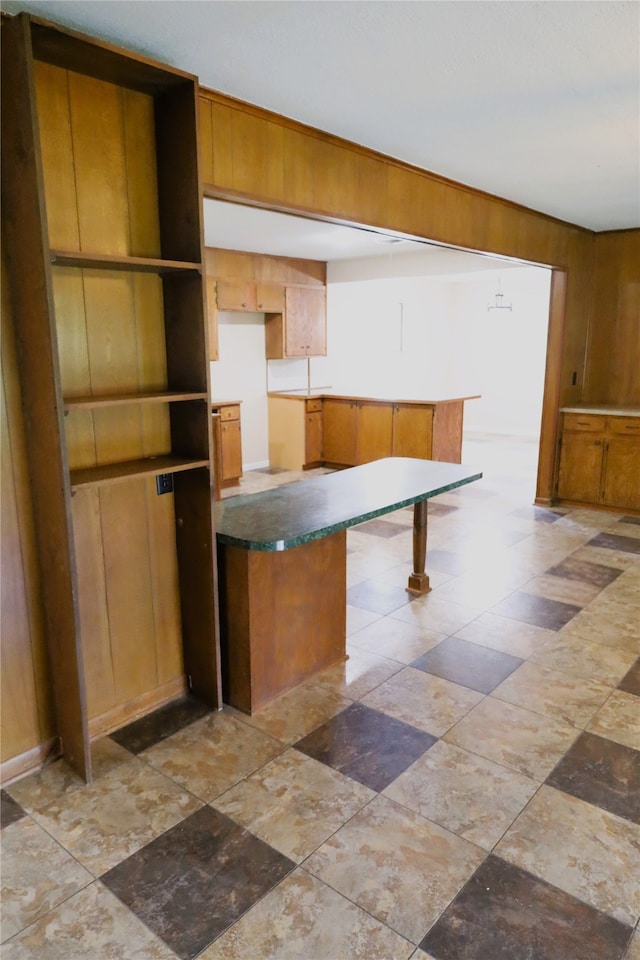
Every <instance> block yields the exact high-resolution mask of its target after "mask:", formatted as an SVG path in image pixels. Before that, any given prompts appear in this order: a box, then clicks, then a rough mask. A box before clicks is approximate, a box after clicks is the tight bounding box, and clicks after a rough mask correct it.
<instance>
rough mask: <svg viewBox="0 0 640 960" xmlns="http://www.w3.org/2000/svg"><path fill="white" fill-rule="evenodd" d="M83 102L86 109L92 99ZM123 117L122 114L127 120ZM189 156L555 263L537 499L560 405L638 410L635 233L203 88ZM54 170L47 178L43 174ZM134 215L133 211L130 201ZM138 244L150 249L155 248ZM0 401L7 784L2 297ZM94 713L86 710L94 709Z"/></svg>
mask: <svg viewBox="0 0 640 960" xmlns="http://www.w3.org/2000/svg"><path fill="white" fill-rule="evenodd" d="M50 93H51V89H50V88H49V87H48V86H47V85H45V86H44V87H43V88H42V89H41V91H40V95H41V96H42V97H43V98H46V97H47V96H49V94H50ZM133 99H134V100H135V98H133ZM140 105H141V104H140V103H139V102H136V103H134V102H133V101H132V102H131V103H130V104H129V105H128V109H129V110H131V111H134V112H135V110H136V109H137V107H138V106H140ZM88 106H89V108H91V104H89V105H88ZM141 109H143V110H144V107H141ZM50 110H51V113H50V124H49V129H50V131H52V135H59V136H63V135H65V129H66V128H65V126H64V124H59V123H58V119H57V118H56V116H55V113H54V112H53V111H54V107H53V106H52V107H51V108H50ZM129 115H130V116H131V117H133V113H130V114H129ZM101 116H102V114H101V112H100V111H95V123H96V124H99V123H100V122H101ZM65 122H66V121H65ZM140 129H142V127H139V126H138V124H137V122H136V121H135V119H133V121H132V123H131V124H129V125H128V126H127V127H126V130H125V135H126V137H127V138H128V139H129V142H130V143H133V139H135V138H136V137H137V133H138V131H139V130H140ZM131 138H133V139H131ZM90 146H91V145H88V147H89V148H90ZM95 146H96V147H98V148H99V149H100V150H103V149H104V150H112V149H113V148H114V144H113V142H112V141H111V139H110V137H107V138H106V140H104V139H102V138H100V136H99V134H98V133H97V132H96V133H95ZM147 146H148V145H147ZM200 149H201V161H202V167H201V169H202V174H203V181H204V192H205V194H206V195H208V196H215V197H220V198H226V199H236V200H239V201H243V202H249V203H256V204H261V205H264V206H267V207H270V208H272V209H279V210H284V211H290V212H299V213H307V214H310V215H312V216H317V217H321V218H325V219H328V220H332V221H336V222H346V223H357V224H366V225H369V226H372V227H377V228H380V229H384V230H391V231H397V232H398V233H400V234H406V235H409V236H415V237H421V238H426V239H429V240H432V241H435V242H438V243H443V244H445V245H452V246H456V247H461V248H463V249H467V250H473V251H480V252H489V253H495V254H499V255H500V256H503V257H512V258H516V259H518V260H524V261H528V262H533V263H538V264H544V265H548V266H552V267H554V268H555V270H556V275H555V277H556V279H555V281H554V291H555V292H554V295H553V297H552V306H551V319H550V328H549V356H548V364H547V374H548V376H547V392H546V399H545V410H544V414H543V439H542V444H541V460H540V463H541V466H540V472H539V482H538V496H539V498H540V499H542V500H544V497H545V495H546V493H548V491H549V490H550V485H551V482H552V476H553V467H554V450H555V431H556V421H557V408H558V406H559V405H562V404H566V403H575V402H579V401H580V400H581V399H584V400H589V401H598V402H600V401H601V402H605V401H606V402H609V403H638V402H639V400H640V396H639V394H638V390H639V389H640V388H639V386H638V378H637V370H638V366H639V361H640V352H639V351H640V347H639V343H640V331H639V327H640V324H639V323H638V290H639V285H640V277H639V275H638V274H639V267H638V264H640V254H639V243H640V231H625V232H616V233H609V234H602V235H599V236H594V235H593V234H592V233H591V232H590V231H588V230H584V229H581V228H579V227H575V226H572V225H570V224H566V223H562V222H560V221H558V220H555V219H553V218H550V217H546V216H543V215H541V214H538V213H535V212H533V211H530V210H527V209H525V208H522V207H519V206H517V205H515V204H512V203H509V202H508V201H505V200H502V199H499V198H496V197H491V196H489V195H487V194H484V193H482V192H480V191H476V190H473V189H470V188H468V187H465V186H463V185H460V184H457V183H454V182H452V181H449V180H446V179H444V178H442V177H439V176H437V175H434V174H431V173H427V172H425V171H422V170H419V169H417V168H414V167H411V166H409V165H406V164H402V163H399V162H397V161H395V160H392V159H390V158H387V157H384V156H382V155H380V154H376V153H374V152H372V151H368V150H366V149H364V148H362V147H359V146H357V145H355V144H351V143H348V142H346V141H342V140H340V139H339V138H336V137H333V136H330V135H328V134H324V133H322V132H320V131H316V130H313V129H310V128H308V127H304V126H303V125H301V124H298V123H295V122H293V121H289V120H286V119H285V118H282V117H279V116H277V115H275V114H272V113H268V112H267V111H262V110H259V109H257V108H255V107H252V106H250V105H247V104H244V103H241V102H239V101H236V100H232V99H231V98H228V97H225V96H223V95H221V94H217V93H215V92H213V91H208V90H202V91H201V97H200ZM45 150H46V145H45ZM146 150H147V147H144V144H143V145H142V150H141V149H140V145H139V144H138V145H137V146H136V147H135V149H134V152H133V155H132V162H133V160H135V161H136V162H139V163H140V164H142V166H143V167H144V163H145V161H144V157H145V156H146V155H147V154H146V153H145V151H146ZM45 161H46V157H45ZM59 172H60V171H56V177H57V176H58V173H59ZM62 173H64V171H62ZM138 182H140V181H138ZM142 182H143V181H142ZM65 183H66V184H67V185H68V184H69V183H70V181H69V179H68V178H63V182H62V184H61V186H64V184H65ZM112 186H113V188H114V195H113V202H112V203H105V202H103V201H101V202H100V204H99V207H98V208H96V209H93V211H92V208H91V204H92V196H93V195H92V190H91V189H89V190H88V193H87V196H86V204H85V206H84V207H83V209H84V210H85V211H87V218H86V223H85V227H86V229H88V230H91V229H93V228H96V227H97V228H98V231H99V229H100V224H101V220H102V218H103V217H104V216H105V215H106V214H109V215H111V213H113V212H114V211H115V212H116V213H117V211H118V210H119V209H120V208H121V206H122V205H123V204H126V198H125V196H124V192H125V191H126V189H127V188H126V184H124V183H122V184H120V185H119V186H118V185H117V184H116V182H115V181H114V182H113V184H107V185H106V188H107V189H110V188H111V187H112ZM116 187H117V189H116ZM136 208H137V209H141V207H140V203H139V202H136ZM65 211H66V212H67V213H69V212H73V215H74V218H75V207H74V204H73V203H70V202H69V203H67V202H66V201H65V200H64V198H62V200H61V208H60V212H59V216H58V217H57V223H58V224H59V226H60V228H61V229H62V230H63V232H64V230H66V229H67V228H68V229H71V230H73V229H77V227H74V224H73V223H72V222H67V220H66V219H65V217H66V213H65ZM138 226H139V227H140V230H138ZM131 230H132V232H131V233H130V234H129V236H127V237H125V236H124V235H123V242H124V243H127V244H129V243H130V244H131V246H132V249H134V248H136V249H139V252H140V253H149V252H150V249H147V247H148V245H149V242H150V238H153V236H154V233H153V225H151V227H149V224H139V225H135V224H134V225H132V228H131ZM65 242H67V241H66V237H62V236H61V238H60V243H61V244H62V243H65ZM151 242H152V245H153V242H154V241H153V240H152V241H151ZM6 290H7V284H3V292H6ZM18 322H19V321H18ZM574 374H575V379H576V383H575V384H573V383H572V380H573V379H574ZM585 374H586V379H585ZM2 397H3V411H2V437H1V439H2V450H1V457H2V497H1V506H2V527H1V531H0V532H1V549H2V644H1V656H2V678H1V682H2V689H1V692H2V753H1V758H0V759H1V761H2V777H3V780H5V781H6V780H8V779H10V778H11V777H13V776H15V775H18V774H19V773H21V772H23V771H24V770H26V769H27V768H28V767H29V766H35V765H37V763H38V762H39V761H40V760H41V759H42V758H43V757H44V756H45V754H46V752H47V750H48V749H49V747H50V745H51V744H52V743H53V742H54V739H55V734H56V731H55V729H54V727H53V712H52V706H51V691H50V684H49V675H48V665H47V658H46V653H45V646H44V641H43V634H44V627H43V616H42V601H41V591H40V583H39V577H38V571H37V567H36V556H35V547H34V533H33V516H32V511H31V504H30V495H29V480H28V473H27V467H26V457H25V443H24V423H23V420H22V413H21V402H20V387H19V382H18V377H17V368H16V358H15V350H14V343H13V328H12V318H11V311H10V306H9V305H8V304H7V303H6V302H3V320H2ZM149 575H150V576H151V575H153V571H149ZM177 670H179V667H178V666H177V665H176V664H172V667H171V669H170V670H169V675H171V674H173V673H175V672H176V671H177ZM153 682H157V681H155V680H154V681H153ZM152 685H153V683H152V684H150V686H152ZM104 706H105V705H104V704H102V703H100V704H99V705H98V703H97V702H96V703H95V709H96V712H99V711H100V710H101V709H104Z"/></svg>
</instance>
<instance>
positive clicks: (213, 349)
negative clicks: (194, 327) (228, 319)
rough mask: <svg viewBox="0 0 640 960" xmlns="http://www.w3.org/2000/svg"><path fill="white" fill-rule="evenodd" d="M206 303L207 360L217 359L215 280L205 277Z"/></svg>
mask: <svg viewBox="0 0 640 960" xmlns="http://www.w3.org/2000/svg"><path fill="white" fill-rule="evenodd" d="M206 298H207V301H206V305H207V349H208V356H209V360H218V359H219V357H220V348H219V341H218V300H217V290H216V281H215V280H214V279H213V277H207V282H206Z"/></svg>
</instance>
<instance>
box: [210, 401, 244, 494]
mask: <svg viewBox="0 0 640 960" xmlns="http://www.w3.org/2000/svg"><path fill="white" fill-rule="evenodd" d="M211 412H212V414H213V438H214V449H215V466H216V470H215V477H216V496H217V497H218V498H219V492H220V490H222V489H223V488H224V487H234V486H237V485H238V484H239V483H240V477H241V476H242V433H241V429H240V404H239V403H238V402H237V401H236V402H229V403H217V404H214V405H213V406H212V408H211Z"/></svg>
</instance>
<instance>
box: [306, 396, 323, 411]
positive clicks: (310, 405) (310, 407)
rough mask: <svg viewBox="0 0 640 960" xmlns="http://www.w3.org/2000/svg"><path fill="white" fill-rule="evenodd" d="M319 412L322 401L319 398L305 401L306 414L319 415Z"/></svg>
mask: <svg viewBox="0 0 640 960" xmlns="http://www.w3.org/2000/svg"><path fill="white" fill-rule="evenodd" d="M320 410H322V400H320V399H319V398H316V399H315V400H307V413H319V411H320Z"/></svg>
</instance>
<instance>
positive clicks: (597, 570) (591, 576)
mask: <svg viewBox="0 0 640 960" xmlns="http://www.w3.org/2000/svg"><path fill="white" fill-rule="evenodd" d="M545 572H546V573H548V574H551V575H552V576H554V577H565V578H566V579H567V580H582V581H583V582H584V583H590V584H592V585H593V586H595V587H601V588H603V589H604V587H607V586H608V585H609V584H610V583H613V581H614V580H615V579H616V577H619V576H620V574H621V573H622V570H618V569H616V568H615V567H606V566H605V565H604V564H603V563H591V562H590V561H588V560H575V559H574V558H573V557H570V556H569V557H567V558H566V560H563V561H562V563H557V564H556V565H555V566H554V567H549V569H548V570H546V571H545Z"/></svg>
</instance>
